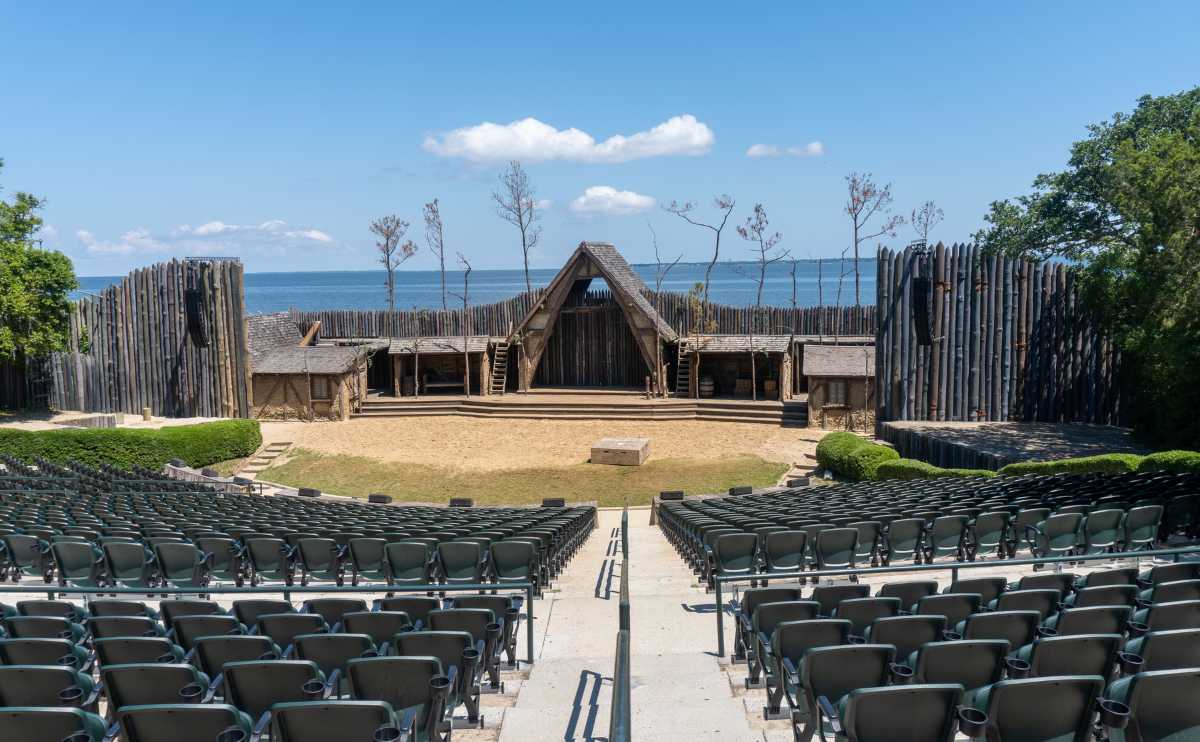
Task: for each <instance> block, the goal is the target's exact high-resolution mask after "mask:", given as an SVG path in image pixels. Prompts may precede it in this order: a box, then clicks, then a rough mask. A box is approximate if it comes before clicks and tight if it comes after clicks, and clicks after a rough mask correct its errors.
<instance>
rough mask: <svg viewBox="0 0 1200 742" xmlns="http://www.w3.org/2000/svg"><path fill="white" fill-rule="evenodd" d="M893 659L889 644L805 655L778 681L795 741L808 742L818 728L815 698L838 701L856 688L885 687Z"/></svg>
mask: <svg viewBox="0 0 1200 742" xmlns="http://www.w3.org/2000/svg"><path fill="white" fill-rule="evenodd" d="M895 658H896V648H895V647H893V646H891V645H889V644H857V645H851V646H839V647H829V646H825V647H816V648H814V649H810V650H808V651H807V652H805V653H804V657H803V659H802V660H801V663H800V666H799V667H797V668H794V669H788V670H787V671H786V674H785V675H782V676H781V678H780V680H781V685H782V686H783V688H784V696H785V697H786V698H787V701H788V705H789V707H790V708H791V710H792V726H793V733H794V735H795V738H796V742H809V741H810V740H811V739H812V738H813V734H814V733H815V732H816V731H817V730H818V729H819V728H821V715H820V714H819V713H818V712H817V708H818V706H817V698H819V697H825V698H827V699H828V698H838V699H840V698H842V697H843V696H845V695H847V694H849V693H850V692H851V691H853V690H856V689H858V688H870V687H874V686H881V685H886V684H887V682H888V679H889V677H890V674H891V668H892V667H893V665H894V660H895ZM821 736H822V737H824V732H823V731H822V735H821Z"/></svg>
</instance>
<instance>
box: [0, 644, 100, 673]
mask: <svg viewBox="0 0 1200 742" xmlns="http://www.w3.org/2000/svg"><path fill="white" fill-rule="evenodd" d="M77 649H78V648H77V647H76V646H75V644H74V643H73V642H72V641H71V640H70V639H59V638H57V637H55V638H32V639H0V664H2V665H60V664H61V665H66V666H70V667H75V668H76V669H80V668H82V666H83V661H84V657H83V656H82V655H83V651H82V650H79V651H76V650H77Z"/></svg>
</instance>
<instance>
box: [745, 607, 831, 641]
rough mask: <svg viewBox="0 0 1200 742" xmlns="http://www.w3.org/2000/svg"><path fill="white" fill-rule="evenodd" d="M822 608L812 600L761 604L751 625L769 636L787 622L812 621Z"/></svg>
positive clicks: (755, 610)
mask: <svg viewBox="0 0 1200 742" xmlns="http://www.w3.org/2000/svg"><path fill="white" fill-rule="evenodd" d="M818 610H820V606H819V605H818V604H817V603H816V602H815V601H812V600H788V601H782V602H779V603H759V604H758V607H757V608H755V609H754V616H753V617H752V618H751V625H752V626H753V627H754V630H755V631H761V632H763V633H765V634H766V635H767V636H771V634H773V633H774V632H775V628H776V627H777V626H779V624H781V623H783V622H785V621H811V620H812V619H815V618H816V617H817V612H818Z"/></svg>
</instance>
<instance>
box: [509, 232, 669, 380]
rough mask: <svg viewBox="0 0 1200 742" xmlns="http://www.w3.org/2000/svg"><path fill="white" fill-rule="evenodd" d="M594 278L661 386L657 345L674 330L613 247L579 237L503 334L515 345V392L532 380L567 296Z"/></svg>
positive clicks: (662, 374) (666, 340)
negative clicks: (539, 293) (617, 310)
mask: <svg viewBox="0 0 1200 742" xmlns="http://www.w3.org/2000/svg"><path fill="white" fill-rule="evenodd" d="M596 278H600V279H603V280H604V282H605V283H606V284H608V288H609V290H610V291H611V292H612V296H613V299H614V300H615V301H616V303H617V304H618V306H620V308H621V311H622V313H623V314H624V316H625V321H626V322H627V323H628V325H629V330H630V331H631V333H632V334H633V338H634V340H635V342H636V344H637V347H638V350H639V351H640V352H641V355H642V359H643V360H644V361H645V362H646V368H647V369H648V370H649V374H648V375H649V376H651V381H652V382H653V384H654V385H655V386H656V387H657V388H659V389H665V388H667V386H668V383H667V373H666V364H665V363H664V360H663V352H662V344H663V343H675V342H676V341H677V340H678V335H677V334H676V332H675V330H673V329H671V326H670V325H669V324H667V323H666V322H665V321H664V320H663V318H662V317H660V316H659V314H658V312H656V311H655V310H654V306H653V305H652V304H651V303H650V301H649V300H648V299H647V298H646V293H647V289H646V285H645V284H644V283H642V280H641V279H640V278H638V276H637V274H636V273H634V272H633V269H632V268H630V267H629V263H627V262H625V258H623V257H621V254H620V253H619V252H617V249H616V248H615V247H613V246H612V245H611V244H609V243H606V242H582V243H580V245H579V247H578V248H576V250H575V252H574V253H572V255H571V257H570V259H568V260H567V263H566V265H564V266H563V268H562V270H560V271H559V272H558V275H557V276H555V277H554V280H553V281H551V282H550V285H549V286H548V287H547V288H546V292H545V294H543V296H542V300H541V301H540V302H539V303H538V304H537V305H536V306H534V307H533V308H532V309H531V310H530V311H529V312H528V313H527V314H526V315H525V318H524V319H523V320H521V323H520V324H519V325H518V326H517V327H516V328H515V330H514V331H513V333H512V335H511V336H510V337H509V342H510V343H512V344H514V345H517V346H518V347H519V348H520V352H519V353H518V360H517V374H518V388H519V389H520V390H521V391H528V390H529V388H530V386H532V384H533V380H534V376H535V374H536V372H537V368H538V364H539V363H540V362H541V360H542V355H543V354H544V353H545V351H546V346H547V343H548V342H549V340H550V337H551V336H552V335H553V334H554V329H555V323H556V322H557V321H558V319H559V315H560V313H561V312H562V309H563V306H564V304H565V303H566V301H567V298H568V297H569V296H571V295H572V294H576V295H578V294H581V293H583V292H585V291H586V290H587V287H588V285H589V284H590V283H591V282H592V280H593V279H596Z"/></svg>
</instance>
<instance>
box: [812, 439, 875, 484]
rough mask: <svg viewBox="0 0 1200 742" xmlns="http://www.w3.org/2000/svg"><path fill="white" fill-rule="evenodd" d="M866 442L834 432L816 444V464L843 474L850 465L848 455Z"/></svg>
mask: <svg viewBox="0 0 1200 742" xmlns="http://www.w3.org/2000/svg"><path fill="white" fill-rule="evenodd" d="M865 445H867V442H866V441H865V440H863V439H862V438H859V437H858V436H857V435H855V434H854V433H848V432H846V431H841V430H839V431H836V432H833V433H830V434H828V435H826V436H825V437H824V438H822V439H821V440H820V442H818V443H817V463H818V464H820V465H821V467H822V468H824V469H828V470H829V471H832V472H834V473H837V474H844V473H845V471H846V469H847V467H848V466H849V463H850V454H851V453H853V452H854V451H855V450H856V449H857V448H859V447H860V446H865Z"/></svg>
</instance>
